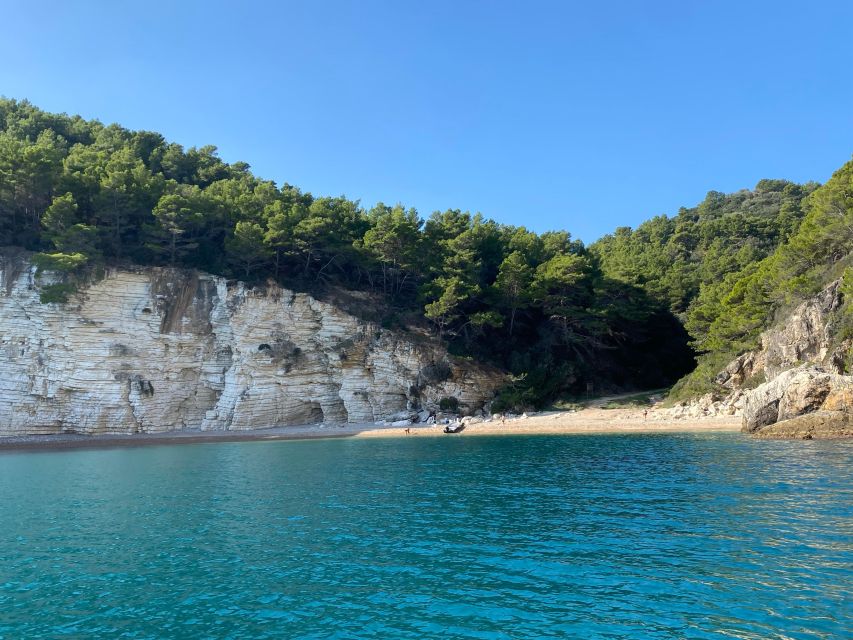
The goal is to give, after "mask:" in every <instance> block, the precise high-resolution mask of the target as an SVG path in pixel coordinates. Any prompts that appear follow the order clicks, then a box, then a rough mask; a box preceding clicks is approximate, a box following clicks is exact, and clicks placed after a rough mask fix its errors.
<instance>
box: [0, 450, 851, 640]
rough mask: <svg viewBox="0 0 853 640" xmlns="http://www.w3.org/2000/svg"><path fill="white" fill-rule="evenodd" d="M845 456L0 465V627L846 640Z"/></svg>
mask: <svg viewBox="0 0 853 640" xmlns="http://www.w3.org/2000/svg"><path fill="white" fill-rule="evenodd" d="M851 463H853V446H851V443H838V442H835V443H827V442H754V441H750V440H747V439H745V438H742V437H741V436H740V435H736V434H720V435H707V434H706V435H619V436H563V437H544V436H538V437H537V436H531V437H502V438H500V437H495V438H492V437H469V438H455V437H447V438H417V437H411V438H407V439H377V440H373V439H371V440H327V441H305V442H266V443H238V444H233V443H229V444H224V443H223V444H201V445H181V446H158V447H146V448H134V449H113V450H96V451H70V452H55V453H6V454H0V638H9V639H18V638H41V637H43V638H61V637H68V638H240V639H246V638H318V637H323V638H331V637H334V638H427V637H437V638H461V637H470V638H717V637H732V638H850V637H853V635H851V630H853V615H852V614H853V604H851V599H850V590H851V587H852V586H853V584H851V583H852V582H853V573H852V572H853V570H852V569H851V563H853V550H852V549H851V539H853V470H852V469H851V466H853V465H851Z"/></svg>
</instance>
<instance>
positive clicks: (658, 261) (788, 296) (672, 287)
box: [590, 162, 853, 398]
mask: <svg viewBox="0 0 853 640" xmlns="http://www.w3.org/2000/svg"><path fill="white" fill-rule="evenodd" d="M851 251H853V162H848V163H847V164H846V165H844V166H843V167H842V168H841V169H839V170H838V171H837V172H836V173H835V174H834V175H833V176H832V178H831V179H830V180H829V181H828V182H827V183H826V184H825V185H823V186H820V185H818V184H816V183H809V184H806V185H797V184H793V183H790V182H786V181H783V180H761V181H760V182H759V183H758V184H757V185H756V187H755V189H754V190H753V191H740V192H738V193H733V194H730V195H724V194H722V193H718V192H711V193H709V194H708V196H707V198H706V199H705V201H704V202H702V203H701V204H700V205H699V206H698V207H695V208H693V209H681V211H679V212H678V215H676V216H675V217H673V218H667V217H664V216H661V217H657V218H654V219H652V220H649V221H647V222H645V223H643V224H641V225H640V226H639V227H638V228H637V229H636V230H634V231H632V230H631V229H618V230H617V231H616V232H615V233H614V234H612V235H608V236H606V237H604V238H602V239H601V240H599V241H598V242H596V243H594V244H593V245H592V246H591V247H590V252H591V253H592V254H593V255H595V256H596V257H597V258H598V262H599V265H600V267H601V270H602V273H603V274H604V275H605V277H608V278H611V279H614V280H618V281H620V282H626V283H630V284H633V285H635V286H638V287H640V288H642V289H643V290H644V291H645V292H646V293H647V294H648V295H649V296H651V297H652V298H653V299H654V300H657V301H660V302H662V303H665V304H667V305H668V306H669V308H670V309H671V310H672V312H673V313H675V314H676V315H678V317H679V318H680V319H681V320H682V322H683V324H684V326H685V327H686V328H687V330H688V332H689V334H690V336H691V344H692V345H693V347H694V348H695V349H696V351H697V353H699V354H700V358H699V364H698V366H697V368H696V370H695V371H693V372H692V373H691V374H690V375H689V376H687V377H685V378H684V379H682V380H681V381H680V382H679V383H678V384H677V385H676V386H675V388H674V389H673V393H672V396H673V397H674V398H688V397H692V396H696V395H698V394H702V393H706V392H709V391H710V392H713V391H715V390H716V389H715V386H714V384H713V378H714V376H715V374H716V373H718V372H719V371H720V370H721V369H722V368H723V367H724V366H725V365H726V364H727V363H728V362H729V361H730V360H731V359H732V358H734V357H735V356H737V355H739V354H740V353H743V352H744V351H746V350H748V349H752V348H754V347H756V346H758V336H759V334H760V333H761V332H762V331H763V330H764V329H766V328H767V327H768V326H769V325H770V324H771V323H772V322H773V321H774V319H776V318H777V317H778V316H779V315H780V314H782V313H784V312H786V311H789V310H790V309H791V308H792V307H793V306H794V305H796V304H798V303H799V302H801V301H802V300H804V299H805V298H807V297H809V296H811V295H813V294H815V293H816V292H818V291H819V290H820V289H821V288H822V287H824V286H826V284H828V283H829V282H830V281H832V280H835V279H837V278H839V277H843V276H844V275H845V273H847V274H850V277H845V278H844V283H845V287H850V286H851V285H853V274H851V272H849V271H848V269H849V267H850V265H851V262H853V258H851ZM845 299H846V300H853V296H845ZM834 332H835V339H836V340H837V341H841V340H843V339H844V338H847V337H850V336H851V335H853V306H851V305H849V304H848V303H845V306H844V307H843V308H842V309H841V310H839V312H838V314H837V318H836V319H835V322H834ZM851 364H853V362H848V363H847V366H850V365H851Z"/></svg>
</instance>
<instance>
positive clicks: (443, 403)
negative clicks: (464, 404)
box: [438, 396, 459, 413]
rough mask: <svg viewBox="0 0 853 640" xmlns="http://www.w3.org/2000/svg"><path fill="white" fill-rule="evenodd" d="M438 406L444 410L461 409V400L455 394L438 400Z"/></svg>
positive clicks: (454, 410)
mask: <svg viewBox="0 0 853 640" xmlns="http://www.w3.org/2000/svg"><path fill="white" fill-rule="evenodd" d="M438 408H439V409H441V410H442V411H451V412H454V413H455V412H456V411H458V410H459V400H458V399H457V398H454V397H453V396H450V397H445V398H442V399H441V400H439V401H438Z"/></svg>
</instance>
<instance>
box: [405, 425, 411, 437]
mask: <svg viewBox="0 0 853 640" xmlns="http://www.w3.org/2000/svg"><path fill="white" fill-rule="evenodd" d="M405 434H406V435H407V436H409V435H412V430H411V429H410V428H409V427H406V430H405Z"/></svg>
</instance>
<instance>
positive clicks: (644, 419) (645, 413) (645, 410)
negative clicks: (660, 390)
mask: <svg viewBox="0 0 853 640" xmlns="http://www.w3.org/2000/svg"><path fill="white" fill-rule="evenodd" d="M648 415H649V410H648V409H643V422H645V421H646V418H647V417H648Z"/></svg>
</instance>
